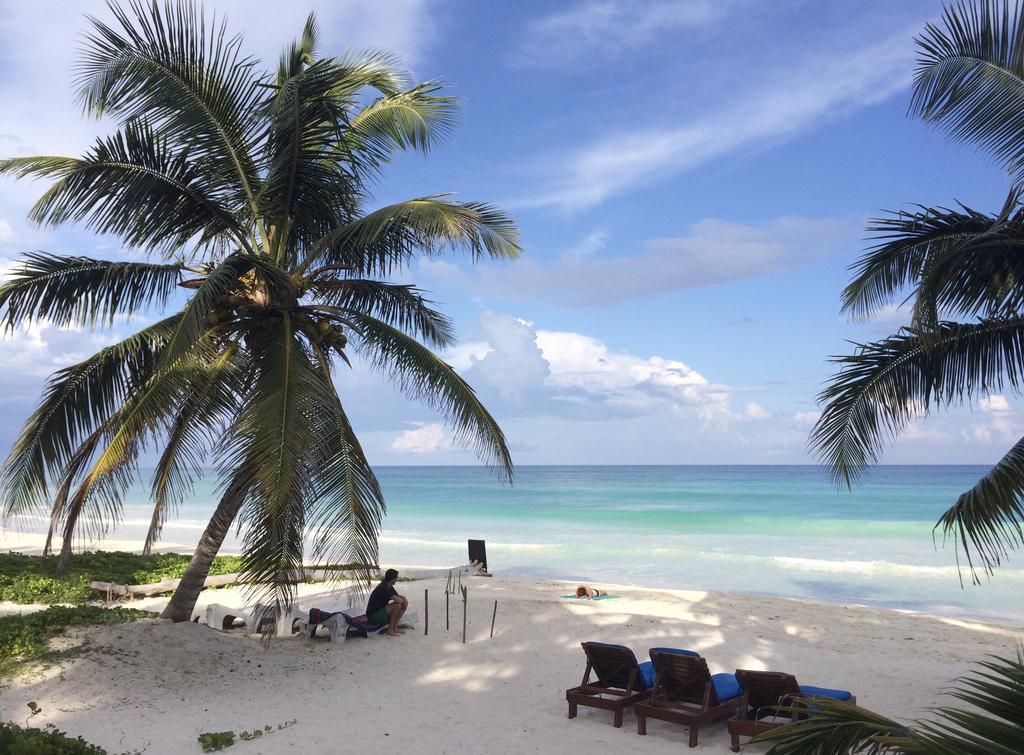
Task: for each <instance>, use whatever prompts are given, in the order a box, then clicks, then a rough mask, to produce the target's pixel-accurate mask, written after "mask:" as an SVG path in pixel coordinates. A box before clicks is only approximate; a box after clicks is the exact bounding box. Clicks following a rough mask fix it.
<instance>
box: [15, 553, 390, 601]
mask: <svg viewBox="0 0 1024 755" xmlns="http://www.w3.org/2000/svg"><path fill="white" fill-rule="evenodd" d="M189 558H190V556H189V555H187V554H182V553H156V554H153V555H150V556H142V555H139V554H137V553H125V552H123V551H96V552H95V553H82V554H80V555H78V556H76V557H75V558H74V559H73V560H72V562H71V564H70V567H69V570H68V573H67V575H66V576H65V577H63V578H61V579H57V578H55V577H54V576H53V575H54V570H55V569H56V566H57V556H27V555H24V554H21V553H0V600H9V601H12V602H14V603H22V604H27V603H70V604H73V605H81V604H83V603H87V602H89V601H90V600H95V599H96V598H98V597H100V596H99V594H98V593H97V592H96V591H95V590H93V589H92V588H90V587H89V583H90V582H94V581H95V582H113V583H114V584H118V585H148V584H152V583H154V582H159V581H160V580H162V579H166V578H168V577H171V578H179V577H181V576H182V575H183V574H184V573H185V568H186V567H187V566H188V562H189ZM310 568H317V569H337V570H342V569H365V568H366V567H365V566H364V565H362V564H355V563H348V564H316V565H315V566H310ZM370 569H371V570H372V571H373V572H374V573H377V572H378V571H379V567H377V566H372V567H370ZM241 570H242V557H241V556H217V557H216V558H215V559H214V560H213V566H212V567H211V568H210V575H211V576H212V575H218V574H234V573H236V572H239V571H241ZM377 578H378V579H380V578H382V577H381V575H380V574H377ZM399 581H400V582H404V581H407V578H405V577H400V578H399Z"/></svg>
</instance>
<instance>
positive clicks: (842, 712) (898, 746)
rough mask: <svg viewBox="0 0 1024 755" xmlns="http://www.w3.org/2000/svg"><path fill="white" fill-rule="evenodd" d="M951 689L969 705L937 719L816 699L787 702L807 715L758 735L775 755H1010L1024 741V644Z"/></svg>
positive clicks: (941, 711)
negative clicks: (900, 716)
mask: <svg viewBox="0 0 1024 755" xmlns="http://www.w3.org/2000/svg"><path fill="white" fill-rule="evenodd" d="M977 665H978V669H976V670H975V671H972V672H971V673H970V674H968V675H967V676H964V677H962V678H961V679H960V680H958V682H957V684H956V686H955V687H954V688H953V689H952V690H951V691H949V692H947V693H946V694H947V695H949V696H950V697H953V698H955V699H956V700H959V701H960V702H963V703H966V704H967V705H968V706H970V707H967V708H960V707H948V706H946V707H941V708H937V709H936V710H935V711H934V714H933V716H932V718H930V719H928V720H924V721H918V722H916V723H914V724H910V725H907V724H901V723H897V722H896V721H893V720H892V719H889V718H886V717H885V716H882V715H880V714H878V713H873V712H872V711H870V710H867V709H866V708H861V707H858V706H856V705H850V704H849V703H842V702H838V701H834V700H831V701H830V700H820V699H816V700H815V701H814V707H813V708H812V709H811V710H810V711H809V712H808V710H807V708H806V707H805V708H796V707H788V706H783V709H784V710H788V711H791V712H800V713H803V714H804V715H807V716H808V717H807V718H804V719H803V720H799V721H794V722H793V723H790V724H787V725H785V726H782V727H780V728H778V729H773V730H771V731H769V732H767V733H765V734H762V735H761V736H760V737H757V738H756V739H755V740H754V741H760V742H771V743H773V745H772V748H771V749H770V750H769V753H771V754H772V755H823V754H824V753H839V752H842V753H863V754H864V755H880V753H900V754H905V755H962V754H963V753H971V755H1011V753H1018V752H1020V751H1021V750H1020V748H1021V744H1022V743H1024V645H1021V646H1020V647H1019V648H1018V650H1017V657H1016V658H1015V659H1010V658H999V657H996V656H992V657H990V659H989V660H985V661H981V662H979V663H978V664H977Z"/></svg>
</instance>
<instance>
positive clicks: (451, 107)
mask: <svg viewBox="0 0 1024 755" xmlns="http://www.w3.org/2000/svg"><path fill="white" fill-rule="evenodd" d="M443 89H444V85H443V84H441V83H440V82H434V81H431V82H426V83H423V84H418V85H416V86H414V87H410V88H409V89H405V90H403V91H400V92H395V93H393V94H389V95H386V96H383V97H380V98H379V99H377V100H375V101H374V102H372V103H371V104H369V105H367V106H366V107H364V108H363V109H362V110H360V111H359V112H358V113H356V114H355V115H354V116H352V119H351V121H350V123H349V127H348V129H346V130H345V132H344V133H343V134H342V136H341V138H340V139H339V140H338V143H337V145H336V146H335V152H336V153H339V154H342V155H346V156H348V155H358V156H360V158H361V160H363V161H365V160H367V159H368V160H370V164H372V165H373V166H374V167H380V166H381V165H383V163H384V162H386V161H387V160H388V158H389V157H390V156H391V154H392V153H393V152H395V151H396V150H406V149H417V150H420V151H422V152H427V151H429V150H430V149H431V148H432V147H434V146H436V145H437V144H438V143H439V142H441V141H442V140H443V139H445V138H446V137H447V136H448V135H449V134H450V133H451V131H452V130H453V129H454V127H455V123H456V114H457V113H458V105H459V101H458V99H456V98H455V97H445V96H438V94H437V93H438V92H440V91H441V90H443Z"/></svg>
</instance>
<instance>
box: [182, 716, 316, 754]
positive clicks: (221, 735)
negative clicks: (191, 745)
mask: <svg viewBox="0 0 1024 755" xmlns="http://www.w3.org/2000/svg"><path fill="white" fill-rule="evenodd" d="M295 723H297V722H296V720H295V719H292V720H291V721H283V722H281V723H279V724H278V725H277V727H276V728H275V727H273V726H271V725H270V724H264V726H263V728H262V729H253V730H252V731H245V730H243V731H241V732H239V733H238V734H237V735H236V734H235V732H233V731H216V732H211V731H206V732H203V733H202V734H200V735H199V744H200V745H201V746H202V748H203V752H210V751H213V750H223V749H224V748H225V747H232V746H234V744H235V739H236V738H237V739H240V740H242V741H243V742H250V741H252V740H254V739H260V738H261V737H262V736H263V735H264V734H271V733H273V732H274V731H280V730H281V729H287V728H288V727H289V726H294V725H295Z"/></svg>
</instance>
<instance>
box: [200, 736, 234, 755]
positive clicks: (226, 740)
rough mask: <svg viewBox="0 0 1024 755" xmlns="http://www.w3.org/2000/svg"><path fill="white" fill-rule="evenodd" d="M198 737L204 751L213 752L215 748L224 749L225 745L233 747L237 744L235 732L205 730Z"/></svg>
mask: <svg viewBox="0 0 1024 755" xmlns="http://www.w3.org/2000/svg"><path fill="white" fill-rule="evenodd" d="M198 739H199V744H200V746H201V747H202V748H203V752H213V751H214V750H223V749H224V748H225V747H232V746H233V745H234V744H235V732H233V731H204V732H203V733H202V734H200V735H199V738H198Z"/></svg>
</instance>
